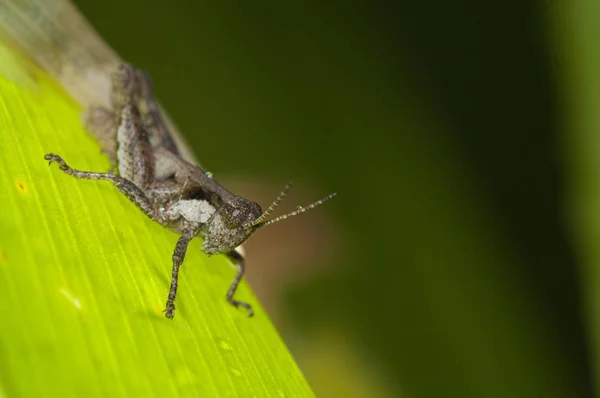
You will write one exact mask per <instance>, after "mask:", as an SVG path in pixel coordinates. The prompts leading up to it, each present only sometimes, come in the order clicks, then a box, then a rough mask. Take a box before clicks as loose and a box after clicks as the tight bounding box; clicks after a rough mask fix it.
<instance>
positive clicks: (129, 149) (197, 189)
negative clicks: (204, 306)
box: [44, 64, 336, 318]
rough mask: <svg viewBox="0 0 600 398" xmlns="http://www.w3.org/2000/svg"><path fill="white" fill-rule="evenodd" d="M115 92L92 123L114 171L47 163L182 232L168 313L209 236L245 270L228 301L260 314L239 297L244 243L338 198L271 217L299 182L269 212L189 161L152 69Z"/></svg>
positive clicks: (216, 250)
mask: <svg viewBox="0 0 600 398" xmlns="http://www.w3.org/2000/svg"><path fill="white" fill-rule="evenodd" d="M111 93H112V94H111V95H112V98H111V102H112V108H113V109H106V108H101V107H90V109H89V110H88V112H87V114H86V121H85V124H86V125H87V126H88V127H89V128H90V129H92V130H93V131H94V133H95V135H96V137H97V138H98V139H99V142H100V144H101V146H102V148H103V151H104V152H105V153H107V155H108V156H109V157H110V159H111V165H112V166H111V171H109V172H104V173H103V172H92V171H82V170H77V169H74V168H72V167H70V166H69V165H68V164H67V163H66V162H65V160H64V159H63V158H62V157H61V156H59V155H56V154H53V153H49V154H46V155H45V156H44V158H45V159H46V160H47V161H48V162H49V163H50V164H51V163H57V164H58V167H59V168H60V170H62V171H63V172H65V173H67V174H69V175H71V176H73V177H76V178H80V179H86V180H104V181H109V182H112V183H113V184H114V185H115V187H116V188H117V189H118V190H119V191H120V192H121V193H123V194H125V196H126V197H127V198H128V199H129V200H130V201H132V202H133V203H134V204H135V205H136V206H137V207H138V208H139V209H140V210H142V211H143V212H144V213H145V214H146V215H147V216H148V217H150V218H151V219H152V220H154V221H156V222H158V223H160V224H162V225H163V226H165V227H166V228H168V229H170V230H172V231H174V232H176V233H178V234H180V237H179V240H178V241H177V244H176V245H175V250H174V251H173V256H172V264H173V267H172V273H171V285H170V288H169V293H168V296H167V302H166V305H165V310H164V312H165V315H166V317H167V318H173V316H174V315H175V298H176V296H177V285H178V280H179V269H180V267H181V264H182V263H183V260H184V258H185V254H186V251H187V248H188V246H189V244H190V241H191V240H192V239H193V238H194V237H196V236H201V237H202V238H203V239H204V241H203V243H202V246H201V249H202V251H203V252H204V253H206V254H207V255H209V256H210V255H216V254H224V255H226V256H227V257H228V258H229V259H230V260H231V261H232V262H233V263H234V265H235V267H236V270H237V271H236V275H235V277H234V279H233V281H232V283H231V285H230V286H229V289H228V290H227V294H226V300H227V302H229V303H230V304H231V305H233V306H235V307H236V308H237V307H243V308H245V309H246V311H247V313H248V316H252V315H253V314H254V311H253V309H252V306H251V305H250V304H248V303H246V302H243V301H239V300H236V299H235V298H234V296H235V292H236V289H237V287H238V285H239V283H240V282H241V280H242V278H243V276H244V271H245V260H244V257H243V255H242V254H241V252H240V250H239V246H240V245H241V244H242V243H243V242H245V241H246V240H247V239H248V238H249V237H250V236H251V235H252V234H253V233H254V232H256V230H257V229H259V228H261V227H264V226H266V225H269V224H273V223H275V222H278V221H281V220H285V219H286V218H289V217H292V216H295V215H297V214H300V213H303V212H305V211H308V210H310V209H313V208H315V207H317V206H319V205H321V204H322V203H324V202H325V201H327V200H329V199H331V198H333V197H334V196H335V195H336V194H335V193H332V194H329V195H327V196H325V197H324V198H322V199H320V200H317V201H316V202H313V203H311V204H309V205H308V206H305V207H302V206H299V207H298V208H297V209H296V210H295V211H292V212H290V213H287V214H284V215H282V216H279V217H276V218H274V219H269V216H270V215H271V213H272V212H273V211H274V210H275V208H276V207H277V206H278V205H279V204H280V203H281V201H282V200H283V199H284V197H285V196H286V194H287V192H288V190H289V188H290V187H291V183H288V184H287V185H286V186H285V188H284V189H283V190H282V191H281V193H280V194H279V195H278V197H277V198H276V199H275V200H274V201H273V203H271V205H270V206H269V207H268V208H267V210H265V211H264V212H263V211H262V210H261V207H260V206H259V205H258V204H257V203H255V202H253V201H251V200H248V199H245V198H243V197H241V196H238V195H235V194H233V193H231V192H230V191H228V190H227V189H225V188H224V187H223V186H221V185H220V184H219V183H218V182H217V181H216V180H214V179H213V178H212V175H211V174H210V173H208V172H206V171H205V170H204V169H203V168H202V167H201V166H199V165H194V164H191V163H189V162H187V161H186V160H184V159H182V157H181V156H180V153H179V151H178V149H177V146H176V145H175V141H174V139H173V138H172V135H171V132H170V131H169V128H168V125H167V123H165V121H164V120H163V118H162V115H161V112H160V111H159V106H158V103H157V101H156V100H155V99H154V95H153V93H152V85H151V81H150V78H149V76H148V75H147V74H146V73H145V72H144V71H142V70H140V69H137V68H135V67H133V66H132V65H129V64H123V65H121V66H120V67H119V69H118V71H117V72H115V73H114V74H113V78H112V87H111Z"/></svg>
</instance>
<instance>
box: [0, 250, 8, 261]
mask: <svg viewBox="0 0 600 398" xmlns="http://www.w3.org/2000/svg"><path fill="white" fill-rule="evenodd" d="M0 256H1V257H2V260H4V261H8V254H7V253H6V252H5V251H4V250H1V251H0Z"/></svg>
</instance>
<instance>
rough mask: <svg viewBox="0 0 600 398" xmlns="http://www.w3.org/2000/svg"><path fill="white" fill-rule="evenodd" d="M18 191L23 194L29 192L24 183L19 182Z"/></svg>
mask: <svg viewBox="0 0 600 398" xmlns="http://www.w3.org/2000/svg"><path fill="white" fill-rule="evenodd" d="M17 189H18V190H19V191H21V192H23V193H25V192H27V185H25V183H24V182H23V181H17Z"/></svg>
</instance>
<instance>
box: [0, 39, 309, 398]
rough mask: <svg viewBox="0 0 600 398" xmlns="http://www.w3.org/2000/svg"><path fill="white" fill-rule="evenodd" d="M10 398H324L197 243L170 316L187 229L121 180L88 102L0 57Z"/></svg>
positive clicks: (2, 266)
mask: <svg viewBox="0 0 600 398" xmlns="http://www.w3.org/2000/svg"><path fill="white" fill-rule="evenodd" d="M0 55H1V57H0V59H1V60H2V61H0V64H1V65H0V73H1V74H2V76H0V151H1V155H0V186H1V187H2V189H1V190H0V286H1V287H2V289H1V290H0V319H1V324H0V327H1V330H2V331H1V333H0V396H2V395H3V393H4V394H6V396H7V397H52V396H60V397H70V396H73V397H82V396H85V397H118V396H128V397H131V396H144V397H153V396H157V397H180V396H190V397H199V396H202V397H205V396H243V397H262V396H275V397H277V396H281V397H284V396H293V397H303V396H313V393H312V392H311V390H310V387H309V386H308V385H307V383H306V381H305V379H304V376H303V375H302V373H301V372H300V370H299V369H298V367H297V365H296V364H295V362H294V360H293V358H292V357H291V355H290V353H289V352H288V350H287V348H286V346H285V344H284V343H283V342H282V340H281V338H280V337H279V335H278V334H277V332H276V330H275V329H274V327H273V325H272V324H271V322H270V321H269V319H268V317H267V315H266V314H265V312H264V311H263V310H262V308H261V307H260V304H259V303H258V301H257V299H256V297H254V296H253V295H252V293H251V291H250V289H249V288H248V287H247V285H246V284H242V285H241V287H240V289H239V292H238V295H237V296H236V297H237V298H239V299H241V300H245V301H248V302H250V303H252V304H253V305H254V308H255V310H256V315H255V317H254V318H248V317H247V316H246V312H245V310H243V309H240V310H236V309H235V308H233V307H232V306H230V305H229V304H227V303H226V301H225V293H226V290H227V288H228V287H229V284H230V282H231V280H232V278H233V276H234V273H235V271H234V269H233V268H232V266H231V264H230V263H229V261H228V260H227V259H226V258H224V257H223V256H216V257H211V258H208V257H207V256H205V255H204V254H203V253H201V251H200V243H201V242H200V241H199V240H194V241H192V244H191V245H190V248H189V250H188V253H187V256H186V259H185V262H184V264H183V267H182V274H181V277H180V285H179V293H178V297H177V312H176V314H175V318H174V319H173V320H168V319H166V318H165V317H164V315H163V313H162V310H163V308H164V303H165V301H166V295H167V291H168V287H169V281H170V273H171V254H172V251H173V248H174V246H175V242H176V241H177V238H178V236H177V235H176V234H174V233H172V232H170V231H167V230H166V229H164V228H163V227H162V226H161V225H159V224H157V223H155V222H153V221H152V220H150V219H148V218H147V217H146V216H145V215H144V214H143V213H142V212H140V211H139V210H138V209H137V208H136V207H135V205H133V204H132V203H131V202H129V201H128V200H127V198H125V197H124V196H123V195H121V194H120V193H119V192H118V191H117V190H116V189H115V188H114V187H113V186H112V185H111V184H110V183H106V182H101V181H81V180H77V179H75V178H72V177H71V176H68V175H66V174H64V173H62V172H60V170H59V169H58V168H57V167H56V165H51V166H48V163H47V162H46V161H45V160H44V154H45V153H48V152H53V153H57V154H60V155H61V156H63V157H64V159H65V160H66V161H67V162H68V163H69V164H70V165H71V166H73V167H75V168H78V169H82V170H93V171H106V170H108V168H109V162H108V159H107V158H106V157H105V156H104V155H103V154H101V152H100V149H99V146H98V145H97V143H96V142H95V141H94V140H93V139H92V138H90V136H89V135H88V134H87V133H86V132H85V131H84V130H83V128H82V126H81V123H80V117H79V115H80V112H81V109H80V108H79V107H78V105H76V104H75V102H74V101H72V100H71V99H69V98H68V97H67V96H66V95H65V94H64V92H63V90H61V89H60V87H58V86H57V85H56V84H55V83H54V82H53V81H52V80H51V79H50V78H49V77H48V76H46V75H44V74H43V73H42V72H40V71H38V70H36V69H34V68H32V67H30V66H29V65H26V64H25V63H24V62H22V61H20V60H18V59H16V58H14V57H13V56H12V55H11V54H10V53H9V52H7V51H6V50H5V49H1V51H0Z"/></svg>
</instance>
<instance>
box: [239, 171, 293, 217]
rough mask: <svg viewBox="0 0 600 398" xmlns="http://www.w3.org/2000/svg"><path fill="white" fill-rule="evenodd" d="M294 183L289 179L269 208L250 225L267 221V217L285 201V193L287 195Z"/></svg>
mask: <svg viewBox="0 0 600 398" xmlns="http://www.w3.org/2000/svg"><path fill="white" fill-rule="evenodd" d="M292 185H293V182H292V181H289V182H288V183H287V184H285V187H283V190H282V191H281V192H280V193H279V195H278V196H277V199H275V200H274V201H273V203H271V205H270V206H269V208H268V209H267V210H265V211H264V213H263V214H261V215H260V217H258V218H257V219H256V220H254V222H252V224H250V225H249V226H250V227H255V226H257V225H259V224H262V223H263V221H265V220H266V219H267V217H269V215H270V214H271V213H273V211H274V210H275V208H276V207H277V206H279V204H280V203H281V202H282V201H283V198H285V195H287V193H288V191H289V190H290V188H291V187H292Z"/></svg>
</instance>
